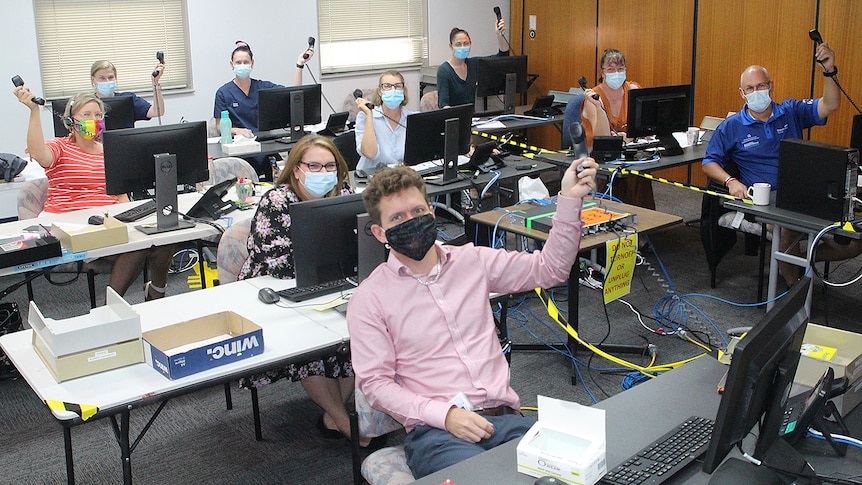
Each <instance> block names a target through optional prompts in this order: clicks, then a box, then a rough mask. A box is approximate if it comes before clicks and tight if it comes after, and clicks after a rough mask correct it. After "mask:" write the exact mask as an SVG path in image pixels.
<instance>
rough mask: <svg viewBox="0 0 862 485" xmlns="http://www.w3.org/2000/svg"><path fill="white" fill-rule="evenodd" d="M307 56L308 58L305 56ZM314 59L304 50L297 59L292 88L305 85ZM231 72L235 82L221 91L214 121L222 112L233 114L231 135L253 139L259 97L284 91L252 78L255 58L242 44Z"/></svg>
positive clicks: (232, 60)
mask: <svg viewBox="0 0 862 485" xmlns="http://www.w3.org/2000/svg"><path fill="white" fill-rule="evenodd" d="M305 54H308V58H307V59H306V58H304V57H303V55H305ZM313 55H314V49H312V48H311V47H309V48H307V49H304V50H303V51H302V53H300V55H299V57H298V58H297V59H296V70H295V71H294V74H293V85H294V86H299V85H301V84H302V70H303V68H304V67H305V63H306V62H308V60H309V59H311V56H313ZM230 68H231V71H233V75H234V77H233V79H232V80H230V81H228V82H227V83H225V84H224V85H222V87H220V88H218V91H216V94H215V103H214V105H213V117H214V118H215V119H219V118H221V112H222V111H227V112H228V113H229V114H230V121H231V125H232V127H231V130H230V131H231V133H232V134H234V135H242V136H244V137H246V138H251V137H252V136H253V133H256V132H257V94H258V91H260V90H261V89H269V88H281V87H284V86H282V85H281V84H276V83H273V82H270V81H263V80H260V79H254V78H253V77H251V74H252V70H253V69H254V54H253V53H252V52H251V47H249V45H248V44H247V43H245V42H243V41H241V40H238V41H237V42H236V47H235V48H234V50H233V52H231V55H230Z"/></svg>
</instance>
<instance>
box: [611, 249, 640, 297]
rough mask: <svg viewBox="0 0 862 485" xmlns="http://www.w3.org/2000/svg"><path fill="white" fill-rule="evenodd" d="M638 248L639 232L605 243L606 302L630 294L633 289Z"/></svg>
mask: <svg viewBox="0 0 862 485" xmlns="http://www.w3.org/2000/svg"><path fill="white" fill-rule="evenodd" d="M637 249H638V235H637V234H632V235H630V236H628V237H625V238H622V239H614V240H612V241H608V242H606V243H605V251H606V253H605V254H607V261H608V263H607V274H606V275H605V283H604V289H603V293H604V298H605V303H609V302H611V301H613V300H616V299H617V298H620V297H623V296H625V295H628V294H629V292H630V291H631V286H632V277H633V276H634V273H635V261H636V256H637Z"/></svg>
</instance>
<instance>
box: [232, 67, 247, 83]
mask: <svg viewBox="0 0 862 485" xmlns="http://www.w3.org/2000/svg"><path fill="white" fill-rule="evenodd" d="M233 73H234V75H235V76H236V77H238V78H240V79H242V80H245V79H248V78H249V77H251V64H234V66H233Z"/></svg>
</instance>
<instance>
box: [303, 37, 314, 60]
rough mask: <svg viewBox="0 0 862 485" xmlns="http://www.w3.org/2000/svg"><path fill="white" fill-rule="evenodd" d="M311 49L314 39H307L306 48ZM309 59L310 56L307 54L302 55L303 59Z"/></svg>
mask: <svg viewBox="0 0 862 485" xmlns="http://www.w3.org/2000/svg"><path fill="white" fill-rule="evenodd" d="M313 47H314V37H309V38H308V48H309V49H311V48H313ZM309 57H311V56H310V55H308V52H306V53H304V54H302V58H303V59H308V58H309Z"/></svg>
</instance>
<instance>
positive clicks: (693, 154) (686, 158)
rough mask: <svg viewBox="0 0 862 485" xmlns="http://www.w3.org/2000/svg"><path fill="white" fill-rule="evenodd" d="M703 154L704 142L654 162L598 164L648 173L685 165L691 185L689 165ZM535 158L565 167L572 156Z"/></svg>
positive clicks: (608, 169) (601, 167) (606, 170)
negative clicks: (679, 153)
mask: <svg viewBox="0 0 862 485" xmlns="http://www.w3.org/2000/svg"><path fill="white" fill-rule="evenodd" d="M705 155H706V143H701V144H699V145H694V146H689V147H685V148H683V153H682V155H671V156H662V157H661V158H659V159H658V160H656V161H655V162H650V163H643V164H636V165H631V166H628V167H627V166H625V165H621V164H617V163H602V164H600V165H599V171H600V172H604V173H606V174H610V173H611V171H612V170H613V169H619V168H627V169H629V170H637V171H638V172H643V173H650V172H655V171H656V170H662V169H665V168H673V167H679V166H682V165H685V166H686V167H687V174H688V175H687V180H686V183H687V184H689V185H691V166H692V165H693V164H695V163H698V162H700V161H702V160H703V157H704V156H705ZM536 158H537V159H540V160H544V161H546V162H548V163H553V164H556V165H558V166H565V167H568V166H569V165H571V163H572V158H571V157H569V156H567V155H566V154H565V153H540V154H537V155H536Z"/></svg>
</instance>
